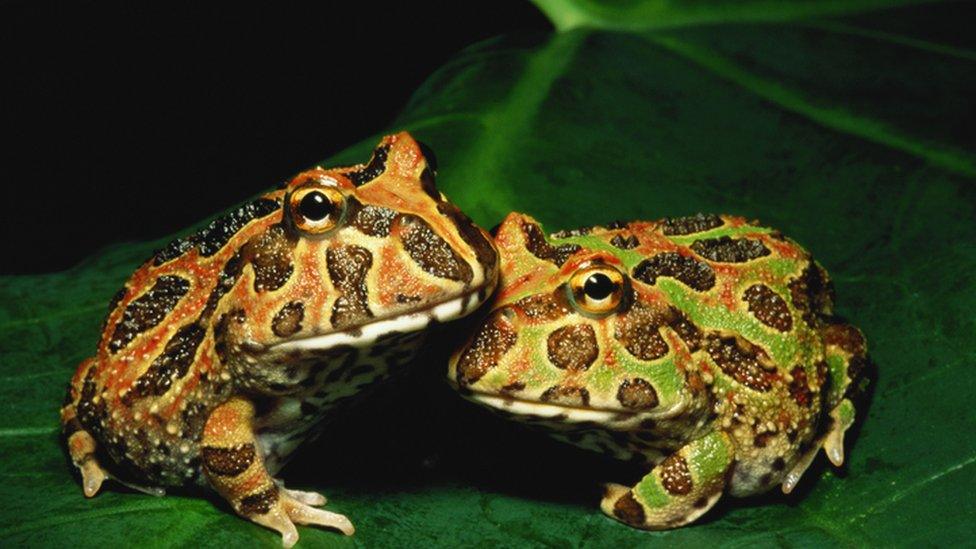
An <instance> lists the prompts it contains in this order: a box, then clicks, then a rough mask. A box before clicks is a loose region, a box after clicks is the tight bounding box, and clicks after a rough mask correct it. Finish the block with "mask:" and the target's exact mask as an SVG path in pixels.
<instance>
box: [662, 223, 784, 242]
mask: <svg viewBox="0 0 976 549" xmlns="http://www.w3.org/2000/svg"><path fill="white" fill-rule="evenodd" d="M771 232H773V229H771V228H769V227H754V226H752V225H742V226H739V227H716V228H714V229H711V230H709V231H703V232H700V233H692V234H682V235H671V236H668V237H667V238H668V239H669V240H670V241H671V242H674V243H675V244H678V245H680V246H691V244H692V243H693V242H695V241H696V240H706V239H710V238H722V237H723V236H727V237H729V238H741V237H744V236H754V235H759V234H769V233H771Z"/></svg>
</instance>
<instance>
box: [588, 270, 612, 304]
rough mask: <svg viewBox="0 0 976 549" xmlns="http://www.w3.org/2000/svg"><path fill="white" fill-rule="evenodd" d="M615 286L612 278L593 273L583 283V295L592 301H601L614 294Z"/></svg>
mask: <svg viewBox="0 0 976 549" xmlns="http://www.w3.org/2000/svg"><path fill="white" fill-rule="evenodd" d="M613 290H614V284H613V281H612V280H610V277H609V276H607V275H605V274H603V273H593V274H591V275H590V276H589V277H587V278H586V282H584V283H583V293H585V294H586V295H587V297H589V298H590V299H595V300H601V299H605V298H606V297H607V296H609V295H610V294H612V293H613Z"/></svg>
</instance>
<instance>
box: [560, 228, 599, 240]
mask: <svg viewBox="0 0 976 549" xmlns="http://www.w3.org/2000/svg"><path fill="white" fill-rule="evenodd" d="M593 229H594V227H592V226H586V227H577V228H575V229H563V230H561V231H556V232H554V233H552V234H550V235H549V237H550V238H572V237H574V236H586V235H588V234H590V233H591V232H593Z"/></svg>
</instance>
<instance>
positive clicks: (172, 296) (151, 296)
mask: <svg viewBox="0 0 976 549" xmlns="http://www.w3.org/2000/svg"><path fill="white" fill-rule="evenodd" d="M189 290H190V281H189V280H187V279H185V278H182V277H179V276H176V275H163V276H161V277H159V278H157V279H156V281H155V282H154V283H153V286H152V288H150V289H149V291H147V292H146V293H144V294H142V295H141V296H139V297H138V298H136V299H135V300H134V301H132V302H131V303H129V304H128V305H126V307H125V310H124V311H123V312H122V318H121V319H119V321H118V323H116V325H115V328H114V329H113V330H112V337H111V339H109V342H108V348H109V351H111V352H112V353H116V352H118V351H119V350H120V349H122V348H123V347H125V346H126V345H128V344H129V342H131V341H132V340H133V339H135V338H136V336H138V335H139V334H141V333H143V332H145V331H146V330H148V329H149V328H152V327H153V326H156V325H157V324H159V323H160V322H161V321H162V320H163V319H164V318H165V317H166V315H168V314H169V313H170V311H172V310H173V309H174V308H175V307H176V304H177V303H179V301H180V299H182V297H183V296H184V295H186V293H187V292H188V291H189Z"/></svg>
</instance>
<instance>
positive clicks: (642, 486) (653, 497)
mask: <svg viewBox="0 0 976 549" xmlns="http://www.w3.org/2000/svg"><path fill="white" fill-rule="evenodd" d="M634 494H635V495H636V496H637V499H638V500H640V501H641V502H642V503H643V504H644V505H646V506H648V507H650V508H652V509H654V508H658V507H664V506H665V505H667V504H668V503H670V502H671V496H669V495H668V493H667V492H665V491H664V486H661V481H660V480H659V479H658V478H657V475H655V474H654V472H653V471H652V472H650V473H648V474H647V476H645V477H644V478H643V479H641V481H640V482H638V483H637V486H634Z"/></svg>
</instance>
